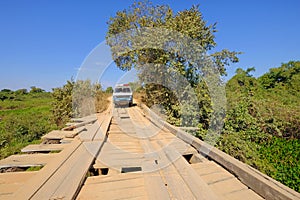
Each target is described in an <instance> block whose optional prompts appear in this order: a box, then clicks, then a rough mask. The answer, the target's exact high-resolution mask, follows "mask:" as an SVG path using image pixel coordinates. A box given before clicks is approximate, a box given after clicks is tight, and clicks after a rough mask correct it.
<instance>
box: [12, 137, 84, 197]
mask: <svg viewBox="0 0 300 200" xmlns="http://www.w3.org/2000/svg"><path fill="white" fill-rule="evenodd" d="M80 144H81V142H80V141H78V140H74V141H73V142H72V143H71V145H70V146H68V148H65V149H64V150H63V151H62V152H61V153H59V154H57V156H56V157H55V159H53V162H50V163H48V164H47V165H46V166H45V167H43V168H42V169H41V170H40V171H39V173H38V174H37V175H36V176H34V177H33V178H31V179H30V180H29V181H28V182H27V183H26V184H25V185H24V186H23V187H22V188H20V190H18V191H16V192H15V193H14V196H13V199H30V198H31V197H32V196H33V195H34V194H35V193H36V192H37V191H38V190H39V189H40V188H41V187H42V186H43V185H44V184H45V182H46V181H47V180H48V179H49V178H50V177H52V176H53V174H54V173H55V172H56V171H57V170H58V169H59V168H60V167H61V166H62V165H63V164H64V163H65V162H66V160H67V159H68V158H69V157H70V156H71V155H72V154H73V152H74V151H75V150H76V149H77V148H78V147H79V145H80Z"/></svg>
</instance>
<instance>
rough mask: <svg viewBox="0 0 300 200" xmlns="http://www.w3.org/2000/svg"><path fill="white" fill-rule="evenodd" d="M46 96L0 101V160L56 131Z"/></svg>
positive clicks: (46, 94) (48, 96) (44, 94)
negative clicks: (49, 132) (51, 131)
mask: <svg viewBox="0 0 300 200" xmlns="http://www.w3.org/2000/svg"><path fill="white" fill-rule="evenodd" d="M51 102H52V97H51V94H50V93H38V94H23V95H19V96H17V97H16V98H15V99H13V100H9V99H6V100H4V101H0V118H1V121H0V159H3V158H5V157H7V156H9V155H12V154H16V153H19V152H20V150H21V149H22V148H23V147H25V146H27V145H28V144H33V143H34V144H36V143H40V137H41V136H42V135H44V134H45V133H47V132H48V131H50V130H53V129H55V128H56V126H55V125H54V123H53V121H52V113H51Z"/></svg>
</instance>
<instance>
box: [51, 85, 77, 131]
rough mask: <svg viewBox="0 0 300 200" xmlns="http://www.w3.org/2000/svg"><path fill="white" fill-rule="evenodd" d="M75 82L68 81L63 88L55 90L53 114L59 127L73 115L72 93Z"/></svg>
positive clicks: (53, 94)
mask: <svg viewBox="0 0 300 200" xmlns="http://www.w3.org/2000/svg"><path fill="white" fill-rule="evenodd" d="M73 87H74V81H72V80H71V81H67V83H66V84H65V85H64V86H63V87H61V88H54V89H53V93H52V96H53V99H54V101H53V103H52V113H53V118H54V121H55V124H56V125H57V126H59V127H61V126H63V125H64V124H65V123H66V122H67V121H68V120H69V119H70V118H71V117H72V114H73V108H72V91H73Z"/></svg>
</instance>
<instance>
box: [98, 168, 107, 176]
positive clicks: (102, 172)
mask: <svg viewBox="0 0 300 200" xmlns="http://www.w3.org/2000/svg"><path fill="white" fill-rule="evenodd" d="M99 171H100V174H101V175H107V174H108V171H109V169H108V168H100V169H99Z"/></svg>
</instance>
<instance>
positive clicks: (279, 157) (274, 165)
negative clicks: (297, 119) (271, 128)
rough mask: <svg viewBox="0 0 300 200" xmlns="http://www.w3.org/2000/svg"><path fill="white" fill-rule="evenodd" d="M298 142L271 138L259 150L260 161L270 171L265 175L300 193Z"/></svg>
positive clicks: (299, 144)
mask: <svg viewBox="0 0 300 200" xmlns="http://www.w3.org/2000/svg"><path fill="white" fill-rule="evenodd" d="M299 149H300V140H297V139H291V140H286V139H282V138H277V137H272V140H269V141H267V142H265V143H263V144H262V148H260V151H259V153H260V155H261V159H262V160H264V162H265V165H268V166H270V168H271V169H272V170H270V171H266V173H267V174H268V175H270V176H272V177H273V178H274V179H276V180H278V181H280V182H282V183H283V184H285V185H287V186H289V187H290V188H292V189H294V190H296V191H298V192H300V178H299V173H300V151H299Z"/></svg>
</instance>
